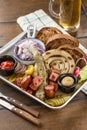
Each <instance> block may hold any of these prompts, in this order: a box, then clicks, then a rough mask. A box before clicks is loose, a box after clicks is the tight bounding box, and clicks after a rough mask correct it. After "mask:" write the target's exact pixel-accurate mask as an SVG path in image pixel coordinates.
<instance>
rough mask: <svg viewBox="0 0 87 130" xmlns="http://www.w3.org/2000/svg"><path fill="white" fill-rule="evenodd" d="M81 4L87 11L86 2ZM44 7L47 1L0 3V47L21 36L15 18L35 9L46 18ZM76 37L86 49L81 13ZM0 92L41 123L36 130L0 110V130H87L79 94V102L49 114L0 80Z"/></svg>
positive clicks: (86, 27) (86, 106) (86, 107)
mask: <svg viewBox="0 0 87 130" xmlns="http://www.w3.org/2000/svg"><path fill="white" fill-rule="evenodd" d="M84 2H85V4H86V7H87V1H86V0H84ZM48 3H49V0H21V1H20V0H14V1H13V0H0V46H4V45H5V44H6V43H7V42H9V41H10V40H11V39H13V38H14V37H15V36H17V35H18V34H19V33H21V32H22V30H21V29H20V27H19V25H18V24H17V23H16V20H17V18H18V17H19V16H22V15H25V14H28V13H31V12H33V11H35V10H38V9H43V10H44V11H45V12H46V13H48V14H49V11H48ZM76 37H78V39H79V41H80V42H81V44H83V46H85V47H86V48H87V17H86V16H85V14H84V12H83V10H82V14H81V26H80V29H79V31H78V33H77V35H76ZM0 91H1V92H3V93H4V94H6V95H8V96H11V97H14V98H16V99H18V100H20V101H22V102H23V103H25V104H26V105H29V106H30V107H31V108H34V109H36V110H38V111H39V112H40V117H39V118H40V119H41V122H42V126H41V127H37V126H35V125H33V124H32V123H30V122H29V121H27V120H25V119H23V118H21V117H19V116H17V115H16V114H14V113H12V112H10V111H9V110H7V109H5V108H3V107H0V130H87V96H86V95H85V94H83V93H82V92H80V93H79V98H78V95H77V96H76V97H75V98H74V99H73V101H72V102H70V103H69V104H68V105H67V106H66V107H64V108H62V109H59V110H50V109H48V108H46V107H45V106H43V105H41V104H40V103H38V102H37V101H35V100H33V99H31V98H29V97H28V96H26V95H24V94H22V93H20V92H18V91H17V90H16V89H14V88H12V87H11V86H9V85H7V84H6V83H5V82H3V81H1V80H0Z"/></svg>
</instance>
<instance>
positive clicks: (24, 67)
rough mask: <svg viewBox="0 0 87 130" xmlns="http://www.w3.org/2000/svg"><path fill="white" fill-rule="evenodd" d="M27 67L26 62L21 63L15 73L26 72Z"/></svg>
mask: <svg viewBox="0 0 87 130" xmlns="http://www.w3.org/2000/svg"><path fill="white" fill-rule="evenodd" d="M19 64H20V63H19ZM26 69H27V67H26V66H25V65H24V64H20V65H19V66H18V67H17V69H16V71H15V73H16V74H21V73H23V72H25V71H26Z"/></svg>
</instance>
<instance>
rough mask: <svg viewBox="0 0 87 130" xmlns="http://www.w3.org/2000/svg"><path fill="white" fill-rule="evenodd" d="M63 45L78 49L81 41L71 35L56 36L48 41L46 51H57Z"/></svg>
mask: <svg viewBox="0 0 87 130" xmlns="http://www.w3.org/2000/svg"><path fill="white" fill-rule="evenodd" d="M61 45H71V46H73V47H78V46H79V41H78V40H77V39H76V38H75V37H73V36H71V35H67V34H55V35H53V36H51V37H50V38H49V39H48V41H47V43H46V49H47V50H50V49H56V48H58V47H60V46H61Z"/></svg>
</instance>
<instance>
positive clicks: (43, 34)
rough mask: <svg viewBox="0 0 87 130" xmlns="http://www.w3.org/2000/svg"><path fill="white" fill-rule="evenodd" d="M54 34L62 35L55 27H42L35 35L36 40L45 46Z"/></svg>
mask: <svg viewBox="0 0 87 130" xmlns="http://www.w3.org/2000/svg"><path fill="white" fill-rule="evenodd" d="M55 34H62V32H61V31H60V30H58V29H57V28H56V27H44V28H42V29H41V30H40V31H39V32H38V33H37V35H36V38H38V39H40V40H41V41H43V42H44V43H45V44H46V43H47V41H48V39H49V38H50V37H51V36H53V35H55Z"/></svg>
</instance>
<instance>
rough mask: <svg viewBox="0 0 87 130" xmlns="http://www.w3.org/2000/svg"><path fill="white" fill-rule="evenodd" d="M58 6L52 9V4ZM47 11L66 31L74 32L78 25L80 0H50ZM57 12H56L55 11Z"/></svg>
mask: <svg viewBox="0 0 87 130" xmlns="http://www.w3.org/2000/svg"><path fill="white" fill-rule="evenodd" d="M55 3H59V5H58V4H57V6H58V8H56V11H54V8H53V7H54V5H55ZM49 11H50V13H51V14H52V16H54V17H55V18H57V19H58V23H59V24H60V25H61V26H62V27H63V28H64V29H65V30H66V31H68V32H75V31H77V30H78V28H79V26H80V15H81V0H50V3H49ZM56 12H58V13H56Z"/></svg>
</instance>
